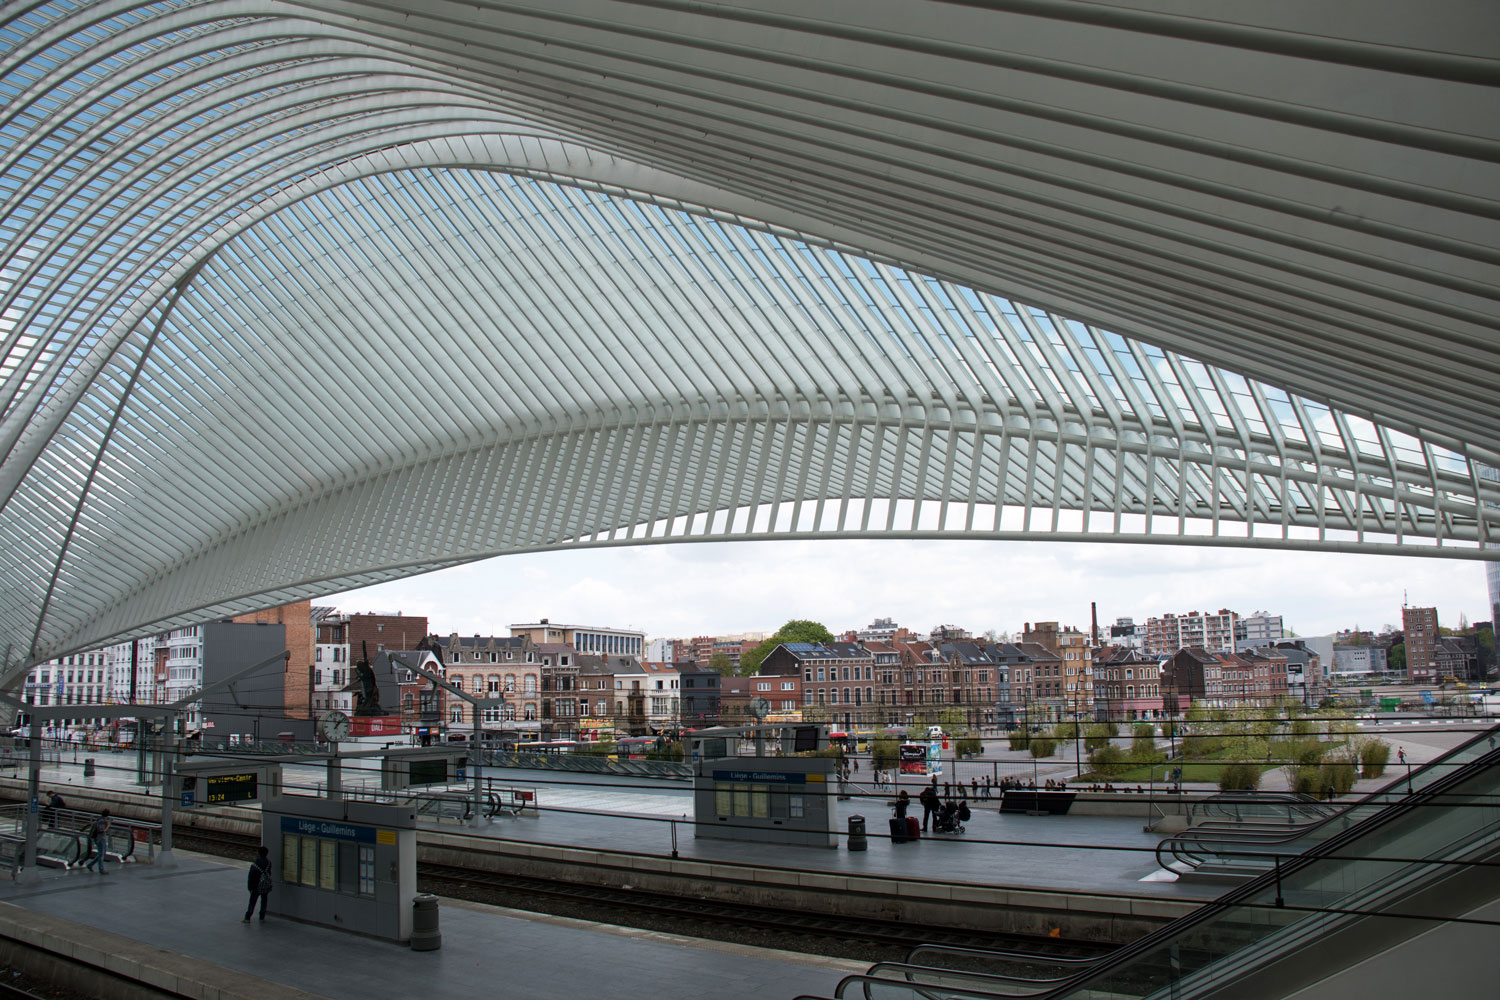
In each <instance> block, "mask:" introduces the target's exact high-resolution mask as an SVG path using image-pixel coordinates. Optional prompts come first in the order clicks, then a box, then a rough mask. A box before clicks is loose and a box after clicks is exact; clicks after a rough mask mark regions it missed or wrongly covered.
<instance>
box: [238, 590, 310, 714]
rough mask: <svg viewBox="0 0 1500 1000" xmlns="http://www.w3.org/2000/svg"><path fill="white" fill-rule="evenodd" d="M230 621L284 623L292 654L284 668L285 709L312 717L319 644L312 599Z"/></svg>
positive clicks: (261, 623) (254, 623)
mask: <svg viewBox="0 0 1500 1000" xmlns="http://www.w3.org/2000/svg"><path fill="white" fill-rule="evenodd" d="M230 621H234V622H240V623H242V624H252V625H280V626H282V628H284V629H285V630H286V648H287V651H288V652H289V653H291V654H292V655H291V658H290V659H288V660H287V661H286V666H285V667H284V668H283V669H284V676H283V678H282V698H283V701H282V706H283V710H284V711H285V712H286V714H287V716H288V717H290V718H294V719H310V718H312V700H313V698H312V693H313V669H314V657H315V651H316V646H317V633H316V631H315V630H314V628H313V613H312V602H311V601H297V602H296V603H294V604H281V605H278V606H276V607H274V608H266V609H265V610H264V611H252V612H250V613H249V614H244V615H235V616H234V617H233V618H231V619H230Z"/></svg>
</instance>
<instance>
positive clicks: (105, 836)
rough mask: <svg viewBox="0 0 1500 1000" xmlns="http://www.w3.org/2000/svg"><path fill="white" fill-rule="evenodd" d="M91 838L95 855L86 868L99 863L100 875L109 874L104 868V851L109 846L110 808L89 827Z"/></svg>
mask: <svg viewBox="0 0 1500 1000" xmlns="http://www.w3.org/2000/svg"><path fill="white" fill-rule="evenodd" d="M89 840H91V841H92V842H93V844H94V856H93V857H92V858H89V863H88V864H86V865H84V866H83V867H85V868H93V867H94V866H95V865H98V866H99V868H98V871H99V874H100V875H108V874H109V873H108V872H106V871H105V870H104V852H105V850H106V849H107V848H108V847H109V810H108V809H106V810H104V811H103V812H101V813H100V814H99V816H98V818H96V819H95V820H94V822H93V824H92V825H91V826H90V827H89Z"/></svg>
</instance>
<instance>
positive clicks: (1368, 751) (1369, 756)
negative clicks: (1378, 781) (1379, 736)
mask: <svg viewBox="0 0 1500 1000" xmlns="http://www.w3.org/2000/svg"><path fill="white" fill-rule="evenodd" d="M1390 759H1391V745H1390V744H1389V743H1386V742H1385V741H1384V740H1375V739H1370V740H1362V741H1360V744H1359V765H1360V767H1359V776H1360V777H1361V778H1378V777H1380V776H1381V775H1382V774H1384V773H1385V766H1386V764H1387V763H1388V762H1389V761H1390Z"/></svg>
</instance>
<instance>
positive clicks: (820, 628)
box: [739, 618, 833, 677]
mask: <svg viewBox="0 0 1500 1000" xmlns="http://www.w3.org/2000/svg"><path fill="white" fill-rule="evenodd" d="M832 641H833V633H832V632H830V631H828V629H827V628H826V627H824V625H823V624H822V622H815V621H808V620H807V619H806V618H793V619H792V620H791V621H789V622H787V623H786V624H785V625H783V626H781V628H779V629H777V630H776V634H775V635H773V636H771V638H769V639H767V640H766V641H765V642H762V643H761V644H760V645H759V646H756V647H755V648H754V649H752V650H750V651H749V652H748V653H745V654H744V655H743V656H741V657H740V669H739V673H740V676H742V677H749V676H750V675H752V674H758V673H760V664H761V661H762V660H764V659H765V658H766V657H767V656H770V655H771V651H772V650H774V649H775V648H776V647H777V646H779V645H781V644H782V643H784V642H832Z"/></svg>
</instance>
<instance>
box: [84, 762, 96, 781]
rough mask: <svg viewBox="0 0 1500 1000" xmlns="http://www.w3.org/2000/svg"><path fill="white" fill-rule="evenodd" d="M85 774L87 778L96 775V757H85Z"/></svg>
mask: <svg viewBox="0 0 1500 1000" xmlns="http://www.w3.org/2000/svg"><path fill="white" fill-rule="evenodd" d="M83 776H84V777H85V778H92V777H93V776H94V758H92V757H85V758H83Z"/></svg>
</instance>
